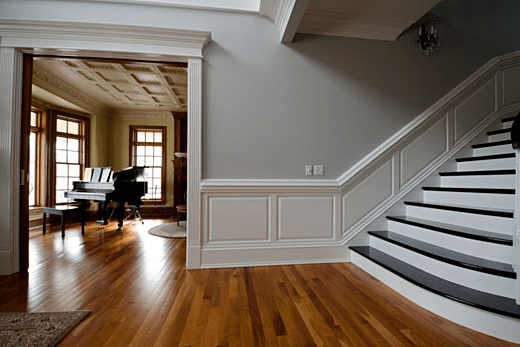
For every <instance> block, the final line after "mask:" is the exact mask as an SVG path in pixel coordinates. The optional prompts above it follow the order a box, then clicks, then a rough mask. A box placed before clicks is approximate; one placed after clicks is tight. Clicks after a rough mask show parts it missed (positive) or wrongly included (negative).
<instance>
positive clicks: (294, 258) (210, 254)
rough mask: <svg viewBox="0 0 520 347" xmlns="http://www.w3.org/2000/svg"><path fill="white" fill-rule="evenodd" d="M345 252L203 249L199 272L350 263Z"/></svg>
mask: <svg viewBox="0 0 520 347" xmlns="http://www.w3.org/2000/svg"><path fill="white" fill-rule="evenodd" d="M348 254H349V251H348V250H347V249H346V248H345V247H341V246H340V247H338V246H336V247H330V246H329V247H326V246H325V247H320V246H315V247H313V249H312V252H310V251H309V248H300V247H292V248H282V247H278V248H269V249H265V248H256V249H255V248H252V247H248V248H247V249H228V250H227V251H226V252H223V251H222V250H217V249H211V248H209V249H208V248H203V249H202V252H201V259H202V267H203V268H221V267H244V266H271V265H291V264H322V263H341V262H350V257H349V256H348Z"/></svg>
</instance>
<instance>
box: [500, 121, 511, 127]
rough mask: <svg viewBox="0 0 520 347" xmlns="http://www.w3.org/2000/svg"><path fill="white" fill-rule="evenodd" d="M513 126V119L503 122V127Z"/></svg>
mask: <svg viewBox="0 0 520 347" xmlns="http://www.w3.org/2000/svg"><path fill="white" fill-rule="evenodd" d="M512 126H513V121H510V122H505V123H502V128H503V129H509V128H511V127H512Z"/></svg>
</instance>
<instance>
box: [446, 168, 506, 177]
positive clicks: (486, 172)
mask: <svg viewBox="0 0 520 347" xmlns="http://www.w3.org/2000/svg"><path fill="white" fill-rule="evenodd" d="M439 175H441V176H484V175H516V172H515V170H514V169H511V170H475V171H446V172H440V173H439Z"/></svg>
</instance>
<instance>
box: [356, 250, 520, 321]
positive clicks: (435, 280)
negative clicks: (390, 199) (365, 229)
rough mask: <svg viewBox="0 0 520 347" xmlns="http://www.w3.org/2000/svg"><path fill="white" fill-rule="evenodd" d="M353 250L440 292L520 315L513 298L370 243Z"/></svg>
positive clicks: (453, 298) (406, 278)
mask: <svg viewBox="0 0 520 347" xmlns="http://www.w3.org/2000/svg"><path fill="white" fill-rule="evenodd" d="M349 248H350V249H351V250H352V251H354V252H356V253H358V254H360V255H361V256H363V257H365V258H367V259H369V260H371V261H373V262H374V263H376V264H378V265H380V266H382V267H383V268H385V269H387V270H388V271H390V272H392V273H394V274H395V275H397V276H399V277H401V278H403V279H405V280H407V281H409V282H411V283H413V284H415V285H417V286H419V287H421V288H424V289H426V290H428V291H431V292H433V293H435V294H438V295H440V296H443V297H446V298H449V299H452V300H455V301H458V302H461V303H464V304H467V305H470V306H473V307H477V308H480V309H483V310H486V311H489V312H494V313H498V314H501V315H505V316H508V317H514V318H520V306H519V305H517V304H516V302H515V300H514V299H510V298H506V297H502V296H498V295H493V294H489V293H486V292H482V291H479V290H475V289H471V288H468V287H464V286H461V285H458V284H455V283H453V282H449V281H446V280H444V279H442V278H439V277H436V276H433V275H431V274H429V273H427V272H425V271H422V270H420V269H418V268H416V267H414V266H412V265H409V264H407V263H405V262H403V261H401V260H398V259H395V258H394V257H391V256H389V255H388V254H385V253H384V252H381V251H378V250H377V249H374V248H372V247H370V246H351V247H349Z"/></svg>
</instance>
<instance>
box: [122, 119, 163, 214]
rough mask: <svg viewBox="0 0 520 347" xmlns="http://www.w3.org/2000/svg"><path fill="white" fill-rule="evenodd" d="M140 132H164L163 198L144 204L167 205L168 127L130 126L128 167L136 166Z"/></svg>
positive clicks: (145, 201) (144, 202)
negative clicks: (138, 133)
mask: <svg viewBox="0 0 520 347" xmlns="http://www.w3.org/2000/svg"><path fill="white" fill-rule="evenodd" d="M139 130H145V131H146V130H160V131H161V132H162V143H161V146H162V153H163V155H162V168H161V170H162V171H161V187H162V188H161V198H160V199H158V200H145V199H143V204H145V205H153V204H159V205H164V204H166V175H167V168H166V150H167V137H166V126H159V125H130V126H129V132H128V133H129V141H128V145H129V148H128V153H129V156H128V159H129V161H128V165H129V166H134V165H135V164H134V155H135V146H136V145H137V144H138V142H137V139H136V138H135V136H137V131H139Z"/></svg>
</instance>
